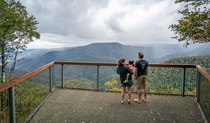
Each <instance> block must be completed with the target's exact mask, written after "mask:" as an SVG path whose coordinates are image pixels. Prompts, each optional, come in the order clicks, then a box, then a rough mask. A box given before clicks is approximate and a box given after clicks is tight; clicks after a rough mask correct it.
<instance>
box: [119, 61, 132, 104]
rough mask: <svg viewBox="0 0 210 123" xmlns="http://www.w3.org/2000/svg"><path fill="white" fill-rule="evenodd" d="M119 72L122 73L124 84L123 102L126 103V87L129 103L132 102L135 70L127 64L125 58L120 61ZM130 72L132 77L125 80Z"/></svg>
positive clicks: (121, 78)
mask: <svg viewBox="0 0 210 123" xmlns="http://www.w3.org/2000/svg"><path fill="white" fill-rule="evenodd" d="M117 73H118V74H119V75H120V82H121V86H122V104H124V103H125V91H126V87H127V90H128V104H130V100H131V86H132V85H133V79H132V75H133V71H132V70H131V69H130V68H129V67H128V66H127V65H126V62H125V59H124V58H123V59H120V60H119V61H118V67H117ZM128 73H129V74H130V75H131V77H130V78H129V80H128V82H126V83H125V82H124V81H125V80H126V76H127V74H128Z"/></svg>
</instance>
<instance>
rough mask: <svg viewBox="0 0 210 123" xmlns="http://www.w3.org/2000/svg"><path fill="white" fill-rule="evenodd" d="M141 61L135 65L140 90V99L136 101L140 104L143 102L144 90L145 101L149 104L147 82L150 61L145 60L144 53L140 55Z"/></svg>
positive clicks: (137, 85)
mask: <svg viewBox="0 0 210 123" xmlns="http://www.w3.org/2000/svg"><path fill="white" fill-rule="evenodd" d="M138 58H139V60H138V61H136V63H135V74H134V77H135V80H136V87H137V89H138V99H134V101H135V102H136V103H138V104H140V100H141V93H142V92H141V89H142V87H143V89H144V98H143V101H144V102H147V90H146V80H147V73H148V61H147V60H144V54H143V53H142V52H139V53H138Z"/></svg>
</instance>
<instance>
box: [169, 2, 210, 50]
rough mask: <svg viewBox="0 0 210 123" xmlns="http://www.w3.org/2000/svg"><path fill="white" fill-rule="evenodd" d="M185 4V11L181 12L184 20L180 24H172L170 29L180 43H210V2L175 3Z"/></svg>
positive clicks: (179, 21)
mask: <svg viewBox="0 0 210 123" xmlns="http://www.w3.org/2000/svg"><path fill="white" fill-rule="evenodd" d="M182 2H185V6H184V9H183V10H181V11H179V13H180V14H182V15H183V18H181V19H179V20H178V24H171V25H170V26H169V28H171V31H173V32H174V34H175V35H176V36H174V37H172V38H175V39H177V40H178V41H179V42H182V41H186V43H185V45H186V46H187V45H189V44H191V43H204V42H209V41H210V9H209V3H210V0H176V2H175V3H182Z"/></svg>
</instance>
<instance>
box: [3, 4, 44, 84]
mask: <svg viewBox="0 0 210 123" xmlns="http://www.w3.org/2000/svg"><path fill="white" fill-rule="evenodd" d="M37 24H38V22H37V21H36V20H35V17H34V16H29V15H28V13H27V11H26V7H25V6H23V5H22V4H21V3H20V2H19V1H15V0H1V1H0V52H1V68H2V69H1V74H2V75H1V83H4V82H5V68H6V66H7V64H8V59H10V60H11V59H12V60H13V63H12V67H11V71H10V76H11V75H12V71H13V70H14V68H15V65H16V62H17V55H18V54H19V53H20V52H21V51H22V50H25V49H26V48H27V46H26V45H27V44H29V43H30V42H32V41H33V40H34V39H35V38H36V39H38V38H40V34H39V33H38V32H36V29H37V27H36V25H37Z"/></svg>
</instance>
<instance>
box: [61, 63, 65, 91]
mask: <svg viewBox="0 0 210 123" xmlns="http://www.w3.org/2000/svg"><path fill="white" fill-rule="evenodd" d="M61 87H62V89H63V88H64V76H63V64H62V65H61Z"/></svg>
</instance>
